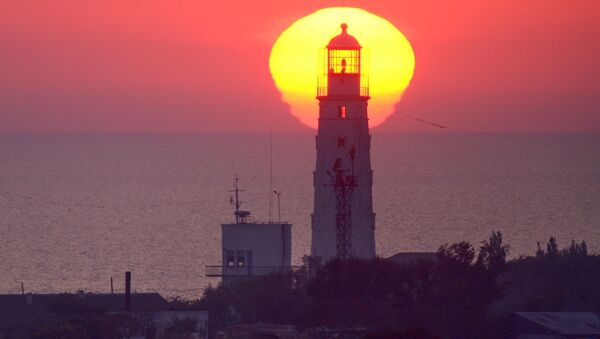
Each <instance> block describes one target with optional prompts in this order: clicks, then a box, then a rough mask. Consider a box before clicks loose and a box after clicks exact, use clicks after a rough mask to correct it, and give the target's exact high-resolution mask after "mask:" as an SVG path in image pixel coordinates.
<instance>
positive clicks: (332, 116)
mask: <svg viewBox="0 0 600 339" xmlns="http://www.w3.org/2000/svg"><path fill="white" fill-rule="evenodd" d="M341 28H342V33H341V34H339V35H337V36H336V37H334V38H333V39H331V41H330V42H329V44H328V45H327V47H325V48H324V49H323V50H322V51H321V55H320V57H319V64H320V65H319V77H318V84H317V99H318V100H319V130H318V134H317V137H316V146H317V164H316V169H315V172H314V188H315V198H314V209H313V214H312V248H311V255H312V256H315V257H320V258H321V259H322V260H323V261H327V260H328V259H330V258H332V257H335V256H337V257H341V258H348V257H359V258H366V259H368V258H373V257H374V256H375V214H374V213H373V198H372V185H373V171H372V169H371V156H370V144H371V136H370V135H369V119H368V114H367V102H368V100H369V98H370V97H369V83H368V74H367V67H368V60H367V58H368V54H367V51H366V50H365V49H363V48H362V47H361V46H360V44H359V43H358V41H357V40H356V38H354V37H353V36H351V35H349V34H348V32H347V31H348V25H346V24H342V25H341Z"/></svg>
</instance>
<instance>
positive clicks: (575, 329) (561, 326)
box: [515, 312, 600, 336]
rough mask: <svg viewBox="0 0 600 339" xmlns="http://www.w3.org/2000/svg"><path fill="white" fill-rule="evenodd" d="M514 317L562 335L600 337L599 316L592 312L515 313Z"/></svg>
mask: <svg viewBox="0 0 600 339" xmlns="http://www.w3.org/2000/svg"><path fill="white" fill-rule="evenodd" d="M515 315H516V316H518V317H521V318H524V319H527V320H529V321H531V322H533V323H535V324H537V325H538V326H542V327H544V328H546V329H548V330H550V331H552V332H555V333H557V334H562V335H569V336H571V335H578V336H579V335H586V336H590V335H594V336H598V335H600V316H599V315H598V313H594V312H517V313H515Z"/></svg>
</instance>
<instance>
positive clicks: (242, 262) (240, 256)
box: [237, 251, 246, 267]
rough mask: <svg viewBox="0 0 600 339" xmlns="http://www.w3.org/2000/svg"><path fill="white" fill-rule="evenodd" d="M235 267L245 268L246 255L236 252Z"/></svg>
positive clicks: (242, 252)
mask: <svg viewBox="0 0 600 339" xmlns="http://www.w3.org/2000/svg"><path fill="white" fill-rule="evenodd" d="M237 265H238V267H245V266H246V253H245V252H244V251H237Z"/></svg>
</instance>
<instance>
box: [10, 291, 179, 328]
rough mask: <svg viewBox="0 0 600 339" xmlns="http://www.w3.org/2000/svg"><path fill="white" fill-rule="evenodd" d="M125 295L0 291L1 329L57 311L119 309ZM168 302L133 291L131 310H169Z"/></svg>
mask: <svg viewBox="0 0 600 339" xmlns="http://www.w3.org/2000/svg"><path fill="white" fill-rule="evenodd" d="M124 305H125V294H122V293H121V294H117V293H115V294H98V293H60V294H25V295H23V294H0V330H1V329H6V328H13V327H18V326H22V325H26V324H29V323H32V322H37V323H47V322H48V321H52V320H53V319H55V318H56V317H57V314H56V312H57V310H60V311H65V309H67V310H68V309H69V308H67V307H71V308H70V309H73V310H76V309H78V308H82V307H83V308H87V307H90V308H93V309H95V310H100V311H104V312H110V311H112V312H114V311H120V310H122V309H123V308H124ZM167 307H168V303H167V301H166V300H165V299H164V298H163V297H162V296H161V295H160V294H158V293H132V294H131V310H132V311H134V312H150V311H161V310H166V308H167Z"/></svg>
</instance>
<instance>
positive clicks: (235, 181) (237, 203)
mask: <svg viewBox="0 0 600 339" xmlns="http://www.w3.org/2000/svg"><path fill="white" fill-rule="evenodd" d="M239 180H240V178H239V177H238V176H237V175H236V176H234V177H233V190H230V191H229V192H234V193H235V200H234V198H233V197H229V203H230V204H232V205H234V206H235V213H234V214H235V223H236V224H239V223H240V206H242V202H241V201H240V195H239V193H240V192H243V191H244V190H241V189H240V188H239V186H238V181H239Z"/></svg>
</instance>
